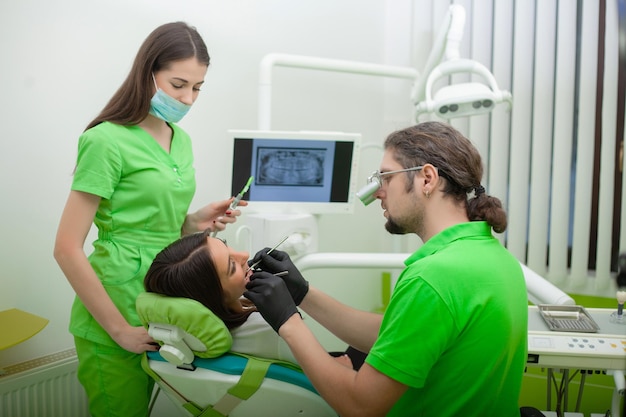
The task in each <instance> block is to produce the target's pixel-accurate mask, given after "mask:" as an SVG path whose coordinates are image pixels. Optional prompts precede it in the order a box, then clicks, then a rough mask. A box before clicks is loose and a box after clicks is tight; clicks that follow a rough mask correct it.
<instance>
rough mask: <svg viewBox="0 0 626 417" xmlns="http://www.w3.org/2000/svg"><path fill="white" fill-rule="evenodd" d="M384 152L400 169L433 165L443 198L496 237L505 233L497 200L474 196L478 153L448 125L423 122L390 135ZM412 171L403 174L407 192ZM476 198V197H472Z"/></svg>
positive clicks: (479, 165)
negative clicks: (484, 224) (460, 206)
mask: <svg viewBox="0 0 626 417" xmlns="http://www.w3.org/2000/svg"><path fill="white" fill-rule="evenodd" d="M385 149H388V150H390V151H392V152H393V156H394V159H395V160H396V161H398V162H399V163H400V164H401V165H402V167H403V168H411V167H415V166H419V165H424V164H427V163H429V164H432V165H433V166H435V167H436V168H437V170H438V172H439V176H440V177H442V178H444V180H445V186H444V188H443V192H444V194H445V195H447V196H449V197H451V198H453V199H454V200H455V201H457V202H459V203H460V204H464V205H465V208H466V210H467V216H468V218H469V219H470V220H471V221H477V220H484V221H486V222H487V223H489V225H490V226H491V227H492V228H493V230H494V231H495V232H497V233H502V232H504V231H505V230H506V226H507V218H506V212H505V211H504V209H503V208H502V202H501V201H500V199H498V198H496V197H493V196H490V195H488V194H486V193H481V194H476V188H477V187H479V186H481V184H480V181H481V179H482V176H483V165H482V160H481V157H480V153H479V152H478V149H476V147H474V145H473V144H472V143H471V142H470V140H469V139H467V138H466V137H465V136H463V135H462V134H461V132H459V131H458V130H456V129H455V128H453V127H452V126H451V125H449V124H447V123H442V122H424V123H420V124H418V125H415V126H412V127H409V128H406V129H403V130H398V131H396V132H393V133H391V134H390V135H389V136H388V137H387V139H386V140H385ZM414 175H415V171H409V172H407V173H406V176H407V179H408V180H409V182H408V183H407V191H409V190H410V189H411V187H412V186H413V176H414ZM474 194H476V197H473V195H474Z"/></svg>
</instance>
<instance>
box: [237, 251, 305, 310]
mask: <svg viewBox="0 0 626 417" xmlns="http://www.w3.org/2000/svg"><path fill="white" fill-rule="evenodd" d="M269 250H270V248H265V249H262V250H260V251H258V252H257V253H256V255H254V258H253V259H252V261H250V262H249V263H250V264H253V263H255V262H257V261H259V260H260V261H261V263H260V264H259V265H257V268H260V269H262V270H263V271H267V272H271V273H272V274H275V273H277V272H282V271H287V275H284V276H281V278H282V279H283V281H285V284H287V289H288V290H289V294H291V298H292V299H293V301H294V302H295V303H296V305H297V306H299V305H300V303H301V302H302V300H303V299H304V297H305V296H306V295H307V293H308V292H309V283H308V281H307V280H305V279H304V277H303V276H302V274H301V273H300V271H298V268H296V266H295V265H294V264H293V262H292V261H291V258H290V257H289V255H288V254H287V252H283V251H279V250H273V251H272V252H271V253H269V254H268V253H267V252H268V251H269Z"/></svg>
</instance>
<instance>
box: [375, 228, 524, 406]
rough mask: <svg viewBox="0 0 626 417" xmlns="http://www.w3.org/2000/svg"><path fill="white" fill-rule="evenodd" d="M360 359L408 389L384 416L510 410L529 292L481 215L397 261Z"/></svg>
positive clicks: (516, 384) (514, 396)
mask: <svg viewBox="0 0 626 417" xmlns="http://www.w3.org/2000/svg"><path fill="white" fill-rule="evenodd" d="M405 264H406V268H405V270H404V271H403V272H402V274H401V275H400V277H399V278H398V282H397V284H396V287H395V289H394V291H393V294H392V297H391V300H390V303H389V306H388V308H387V310H386V312H385V315H384V318H383V322H382V325H381V329H380V334H379V337H378V339H377V341H376V343H375V344H374V346H373V348H372V350H371V351H370V353H369V355H368V357H367V360H366V361H367V363H368V364H370V365H371V366H373V367H374V368H376V369H377V370H378V371H380V372H382V373H383V374H385V375H387V376H389V377H390V378H393V379H395V380H397V381H399V382H401V383H403V384H405V385H408V386H409V389H408V390H407V392H406V393H405V394H404V395H403V396H402V397H401V398H400V400H399V401H398V402H397V403H396V404H395V406H394V407H393V409H392V410H391V412H390V413H389V414H388V415H390V416H401V417H405V416H442V417H445V416H459V415H463V416H481V417H482V416H495V415H497V416H516V417H518V416H519V405H518V398H519V394H520V390H521V384H522V374H523V372H524V367H525V364H526V352H527V326H528V301H527V300H528V299H527V294H526V285H525V280H524V275H523V272H522V269H521V267H520V264H519V262H518V261H517V260H516V259H515V258H514V257H513V256H512V255H511V254H510V253H509V252H508V251H507V250H506V249H505V248H504V247H503V246H502V245H501V244H500V242H499V241H498V240H497V239H495V238H494V237H493V236H492V235H491V229H490V227H489V225H488V224H487V223H485V222H469V223H463V224H459V225H455V226H453V227H450V228H448V229H446V230H444V231H442V232H441V233H439V234H437V235H435V236H433V237H432V238H431V239H430V240H428V241H427V242H426V243H425V244H424V245H423V246H422V247H421V248H420V249H419V250H418V251H416V252H415V253H414V254H413V255H411V256H410V257H409V258H408V259H407V260H406V261H405Z"/></svg>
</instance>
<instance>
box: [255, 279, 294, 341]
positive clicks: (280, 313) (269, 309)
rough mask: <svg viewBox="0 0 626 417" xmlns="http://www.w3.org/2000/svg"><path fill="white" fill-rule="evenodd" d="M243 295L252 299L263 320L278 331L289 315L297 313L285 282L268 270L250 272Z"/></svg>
mask: <svg viewBox="0 0 626 417" xmlns="http://www.w3.org/2000/svg"><path fill="white" fill-rule="evenodd" d="M246 288H247V289H248V291H246V292H244V293H243V295H244V297H246V298H247V299H248V300H250V301H252V302H253V303H254V304H255V305H256V308H257V310H259V313H261V315H262V316H263V318H264V319H265V321H266V322H267V323H268V324H269V325H270V326H272V329H274V331H275V332H276V333H278V329H280V326H282V325H283V324H284V323H285V322H286V321H287V320H288V319H289V318H290V317H291V316H293V315H294V314H296V313H298V309H297V308H296V305H295V303H294V302H293V300H292V299H291V295H290V294H289V291H288V290H287V286H286V285H285V282H284V281H283V280H282V279H281V278H280V277H277V276H275V275H272V274H270V273H269V272H265V271H261V272H256V273H254V274H252V276H251V277H250V282H249V283H248V285H246Z"/></svg>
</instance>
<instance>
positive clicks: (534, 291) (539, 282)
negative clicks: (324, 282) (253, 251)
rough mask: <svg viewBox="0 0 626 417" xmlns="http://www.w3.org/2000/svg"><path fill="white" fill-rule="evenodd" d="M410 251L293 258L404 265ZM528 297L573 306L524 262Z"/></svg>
mask: <svg viewBox="0 0 626 417" xmlns="http://www.w3.org/2000/svg"><path fill="white" fill-rule="evenodd" d="M410 255H411V254H410V253H310V254H307V255H304V256H302V257H301V258H298V259H297V260H295V261H294V262H295V264H296V266H297V267H298V269H299V270H300V271H301V272H304V271H306V270H308V269H323V268H390V269H402V268H404V260H405V259H407V258H408V257H409V256H410ZM520 265H521V266H522V271H523V272H524V278H525V280H526V289H527V291H528V299H529V300H530V301H532V302H533V303H534V304H553V305H574V304H576V303H575V301H574V300H573V299H572V298H571V297H570V296H569V295H567V294H566V293H565V292H563V291H562V290H560V289H559V288H558V287H556V286H555V285H553V284H552V283H551V282H549V281H548V280H546V279H545V278H543V277H541V276H540V275H538V274H537V273H535V272H534V271H533V270H531V269H530V268H528V267H527V266H526V265H524V264H522V263H520Z"/></svg>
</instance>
